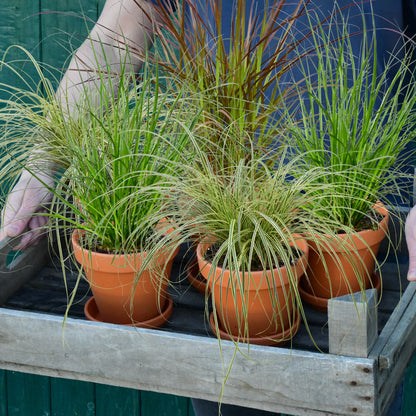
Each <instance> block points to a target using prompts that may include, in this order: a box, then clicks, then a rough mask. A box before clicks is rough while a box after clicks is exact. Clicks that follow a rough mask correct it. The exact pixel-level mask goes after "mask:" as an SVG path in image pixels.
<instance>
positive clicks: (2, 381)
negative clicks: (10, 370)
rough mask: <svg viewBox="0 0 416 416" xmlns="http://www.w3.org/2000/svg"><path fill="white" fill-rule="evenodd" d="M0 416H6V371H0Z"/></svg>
mask: <svg viewBox="0 0 416 416" xmlns="http://www.w3.org/2000/svg"><path fill="white" fill-rule="evenodd" d="M0 416H7V392H6V371H4V370H0Z"/></svg>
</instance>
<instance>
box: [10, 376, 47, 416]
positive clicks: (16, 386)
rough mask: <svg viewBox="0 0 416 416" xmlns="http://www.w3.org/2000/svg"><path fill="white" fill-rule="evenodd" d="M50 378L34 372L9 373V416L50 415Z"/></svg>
mask: <svg viewBox="0 0 416 416" xmlns="http://www.w3.org/2000/svg"><path fill="white" fill-rule="evenodd" d="M50 414H51V407H50V379H49V378H48V377H42V376H37V375H32V374H25V373H18V372H15V371H10V372H8V373H7V415H8V416H50Z"/></svg>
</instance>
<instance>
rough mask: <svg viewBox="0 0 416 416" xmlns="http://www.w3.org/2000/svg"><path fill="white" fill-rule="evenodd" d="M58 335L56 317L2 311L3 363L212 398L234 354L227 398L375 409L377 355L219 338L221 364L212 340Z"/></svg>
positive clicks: (75, 326)
mask: <svg viewBox="0 0 416 416" xmlns="http://www.w3.org/2000/svg"><path fill="white" fill-rule="evenodd" d="M62 335H63V333H62V319H61V318H58V317H53V316H45V315H41V314H35V313H33V314H31V313H22V312H19V311H7V310H2V311H1V314H0V357H1V360H2V362H1V367H3V368H9V369H10V368H12V367H15V368H17V369H19V371H25V372H29V373H31V372H34V373H37V374H45V375H53V376H57V377H68V378H72V379H78V380H86V381H95V382H99V383H104V384H109V385H118V386H124V387H132V388H138V389H143V390H150V391H155V392H164V393H169V394H175V395H179V396H191V397H203V398H206V399H208V400H217V399H218V397H219V393H220V389H221V386H222V383H223V381H224V374H225V373H224V371H225V369H226V368H227V366H228V364H229V363H230V362H231V360H233V359H234V362H233V366H232V370H231V373H230V375H229V377H228V379H227V383H226V387H225V391H224V402H228V403H234V404H239V405H242V406H248V407H256V408H260V409H265V410H273V411H280V412H286V413H289V414H297V415H303V414H305V415H306V414H325V412H327V413H333V414H339V415H349V414H351V412H354V414H363V415H371V414H373V407H374V366H375V361H374V360H368V359H358V358H354V359H351V358H346V357H338V356H331V355H323V354H320V353H306V352H301V351H296V350H294V351H291V350H290V349H279V348H272V347H259V346H251V347H250V354H249V359H247V358H245V357H243V356H242V355H241V354H237V355H236V356H235V357H234V352H235V348H234V346H233V345H232V344H231V343H229V342H223V345H222V360H223V365H222V364H221V361H222V360H221V356H220V354H219V349H218V343H217V341H216V340H215V339H209V338H204V337H196V336H188V335H178V334H169V333H164V332H161V331H153V330H140V329H135V328H125V327H119V326H116V325H111V324H100V323H92V322H87V321H82V320H74V319H68V321H67V323H66V325H65V332H64V335H65V338H64V344H63V338H62ZM200 357H204V358H203V359H202V360H201V359H200ZM126 363H128V364H126ZM293 386H296V387H297V388H296V389H294V388H293Z"/></svg>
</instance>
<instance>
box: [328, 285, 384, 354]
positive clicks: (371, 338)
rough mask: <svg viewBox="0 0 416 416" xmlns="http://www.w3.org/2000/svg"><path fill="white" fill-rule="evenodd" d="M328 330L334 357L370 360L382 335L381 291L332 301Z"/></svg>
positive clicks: (372, 291)
mask: <svg viewBox="0 0 416 416" xmlns="http://www.w3.org/2000/svg"><path fill="white" fill-rule="evenodd" d="M328 327H329V352H330V354H341V355H346V356H349V357H367V356H368V353H369V351H370V349H371V347H372V346H373V345H374V343H375V340H376V338H377V335H378V331H377V290H376V289H370V290H366V291H365V297H363V294H362V293H361V292H358V293H353V294H350V295H346V296H340V297H338V298H334V299H332V301H331V302H330V304H328Z"/></svg>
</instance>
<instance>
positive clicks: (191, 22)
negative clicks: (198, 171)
mask: <svg viewBox="0 0 416 416" xmlns="http://www.w3.org/2000/svg"><path fill="white" fill-rule="evenodd" d="M160 3H163V2H162V1H160ZM181 3H182V2H177V7H176V9H177V10H178V12H177V13H172V11H171V10H169V8H166V7H161V8H160V9H161V12H160V13H161V16H160V26H158V27H156V31H157V34H158V38H159V39H160V41H159V42H157V43H156V46H157V47H156V56H157V57H158V62H160V65H161V66H162V67H163V68H164V69H165V70H167V71H168V72H169V73H175V74H177V77H178V80H179V81H180V82H184V81H185V82H186V83H187V84H188V85H189V87H190V88H191V90H192V91H193V92H194V93H195V95H196V96H198V97H199V100H200V102H201V108H203V112H202V120H203V124H202V125H203V126H204V129H203V132H201V133H200V135H204V137H205V140H204V141H202V142H201V143H200V146H204V143H205V147H204V152H205V154H206V155H207V156H208V157H209V160H210V163H211V165H212V167H213V169H214V170H215V171H217V172H218V173H221V174H222V175H223V176H224V178H225V180H226V178H227V173H226V169H227V167H230V168H231V169H234V167H235V165H236V164H238V163H240V161H241V160H246V161H247V162H248V163H249V159H250V158H251V157H252V154H253V156H254V157H255V158H256V157H263V156H264V155H266V154H267V155H268V158H267V163H270V165H273V164H274V160H275V159H276V158H277V157H279V155H280V154H281V152H282V149H283V148H284V146H285V145H286V143H285V142H286V140H285V136H284V135H282V134H281V120H280V116H279V113H278V109H279V108H281V107H282V106H283V105H284V101H285V99H286V97H290V95H291V93H292V92H293V91H294V85H293V84H292V83H288V82H282V83H281V82H280V81H281V80H284V79H285V77H286V78H287V77H288V74H289V73H291V71H293V70H294V68H295V67H296V66H297V65H298V64H299V61H300V60H302V59H303V57H304V56H307V55H308V54H310V53H312V52H313V51H312V49H311V50H309V51H308V48H307V47H306V46H305V48H304V49H303V50H304V51H305V53H304V54H298V53H296V50H299V48H300V47H301V46H302V45H304V44H305V45H306V44H309V43H308V39H309V38H310V37H311V35H312V33H313V31H314V30H316V29H315V28H313V29H308V30H306V31H303V32H302V33H301V35H299V34H296V32H298V31H299V29H300V26H301V25H298V21H299V20H300V21H305V20H307V14H308V5H309V3H310V0H307V1H305V2H299V3H298V4H296V5H294V4H293V3H291V2H286V1H265V2H264V4H263V5H262V6H259V8H258V9H256V8H255V7H254V5H252V6H251V7H250V6H247V5H246V2H245V1H243V0H238V1H236V2H234V3H233V4H232V5H231V3H229V2H222V1H221V0H220V1H215V2H213V1H209V0H206V1H201V2H196V3H195V2H193V1H189V0H185V1H184V2H183V5H182V4H181ZM334 13H335V14H336V13H337V11H335V12H334ZM228 15H229V20H227V19H226V18H225V17H224V16H227V17H228ZM322 20H323V21H322V25H324V26H325V20H324V19H322ZM319 22H320V20H319V19H318V20H317V22H316V24H317V25H318V23H319ZM302 27H304V25H303V26H302ZM279 85H280V88H279V87H278V86H279ZM282 85H285V88H284V89H283V88H282ZM224 130H227V131H228V134H224ZM248 148H250V149H251V151H247V149H248ZM272 150H273V151H272ZM265 160H266V159H264V161H265ZM196 237H197V236H196ZM193 241H194V243H195V245H196V244H197V243H198V239H195V238H194V239H193ZM197 270H198V267H197V265H196V259H194V260H193V261H192V262H191V263H190V265H189V267H188V277H189V280H190V281H191V283H192V284H193V285H194V286H195V287H196V288H197V289H198V290H199V291H200V292H202V293H204V292H205V291H206V287H205V279H203V278H202V277H201V276H200V275H198V274H197Z"/></svg>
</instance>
